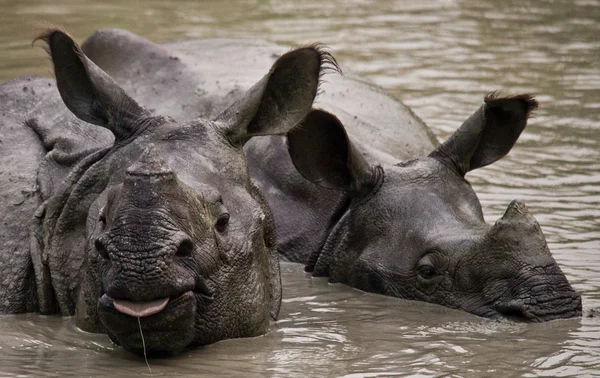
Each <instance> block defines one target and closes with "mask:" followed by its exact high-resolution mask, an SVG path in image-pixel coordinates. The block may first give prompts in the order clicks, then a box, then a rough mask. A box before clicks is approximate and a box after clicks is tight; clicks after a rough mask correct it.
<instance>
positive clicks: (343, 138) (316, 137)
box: [287, 109, 376, 193]
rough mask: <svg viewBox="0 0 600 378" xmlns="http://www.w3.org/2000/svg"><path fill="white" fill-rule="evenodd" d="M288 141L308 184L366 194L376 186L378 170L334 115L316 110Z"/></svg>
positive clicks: (297, 167)
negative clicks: (371, 164) (351, 139)
mask: <svg viewBox="0 0 600 378" xmlns="http://www.w3.org/2000/svg"><path fill="white" fill-rule="evenodd" d="M287 139H288V150H289V153H290V157H291V159H292V162H293V163H294V166H295V167H296V169H297V170H298V172H300V174H301V175H302V176H304V178H306V179H307V180H309V181H311V182H313V183H315V184H317V185H319V186H323V187H325V188H330V189H337V190H343V191H346V192H350V193H363V192H364V191H365V190H367V189H368V188H369V186H370V184H372V183H373V176H374V175H375V174H376V170H375V168H373V167H371V166H370V165H369V163H368V162H367V161H366V160H365V158H364V157H363V155H362V153H361V152H360V151H359V150H358V149H357V148H356V146H355V145H354V144H353V143H352V142H351V141H350V138H348V134H347V133H346V130H345V129H344V126H343V125H342V122H341V121H340V120H339V119H338V118H337V117H336V116H334V115H333V114H331V113H328V112H326V111H325V110H321V109H313V110H312V111H311V112H310V113H309V114H308V116H307V117H306V118H305V119H304V120H303V121H302V122H301V123H300V124H299V125H298V127H296V128H294V129H293V130H292V131H290V132H289V133H288V135H287Z"/></svg>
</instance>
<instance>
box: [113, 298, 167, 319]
mask: <svg viewBox="0 0 600 378" xmlns="http://www.w3.org/2000/svg"><path fill="white" fill-rule="evenodd" d="M167 303H169V298H168V297H167V298H161V299H156V300H154V301H149V302H132V301H126V300H123V299H113V306H114V307H115V309H116V310H117V311H119V312H122V313H123V314H127V315H130V316H135V317H138V318H142V317H144V316H150V315H152V314H156V313H157V312H160V311H162V310H163V309H164V308H165V306H166V305H167Z"/></svg>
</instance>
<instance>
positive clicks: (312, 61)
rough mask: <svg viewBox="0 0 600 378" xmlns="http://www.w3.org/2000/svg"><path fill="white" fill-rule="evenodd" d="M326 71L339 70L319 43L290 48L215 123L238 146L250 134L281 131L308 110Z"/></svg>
mask: <svg viewBox="0 0 600 378" xmlns="http://www.w3.org/2000/svg"><path fill="white" fill-rule="evenodd" d="M327 70H332V71H335V72H339V73H341V71H340V69H339V67H338V65H337V62H336V61H335V58H334V57H333V56H332V55H331V54H330V53H329V52H327V51H326V50H325V48H324V47H323V46H322V45H319V44H314V45H310V46H307V47H302V48H299V49H296V50H293V51H290V52H288V53H286V54H284V55H282V56H281V57H280V58H279V59H277V61H275V63H274V64H273V66H272V67H271V69H270V71H269V73H268V74H267V75H265V76H264V77H263V78H262V79H261V80H260V81H259V82H258V83H256V84H255V85H254V86H253V87H252V88H250V89H249V90H248V92H246V93H245V95H244V96H243V97H242V98H241V99H240V100H238V101H236V102H235V103H233V104H232V105H231V106H230V107H229V108H227V109H226V110H225V111H224V112H222V113H221V114H219V115H218V116H217V117H216V118H215V122H216V123H217V124H218V125H220V127H221V128H222V130H223V132H224V134H225V135H226V136H227V137H228V139H229V140H231V141H232V142H233V143H235V144H240V145H243V144H244V143H246V141H248V140H249V139H250V138H251V137H253V136H258V135H273V134H285V133H287V132H288V131H289V130H290V129H292V128H293V127H294V126H295V125H296V124H298V122H300V121H301V120H302V119H304V117H305V116H306V115H307V114H308V113H309V112H310V110H311V108H312V103H313V101H314V99H315V97H316V96H317V93H318V89H319V80H320V77H321V76H322V75H323V74H324V73H325V72H326V71H327Z"/></svg>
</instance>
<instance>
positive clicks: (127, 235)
mask: <svg viewBox="0 0 600 378" xmlns="http://www.w3.org/2000/svg"><path fill="white" fill-rule="evenodd" d="M40 39H42V40H43V41H44V42H45V43H46V44H47V45H48V52H49V54H50V57H51V59H52V62H53V63H54V71H55V75H56V84H55V83H54V81H53V80H50V79H45V78H25V79H16V80H13V81H9V82H7V83H4V84H2V85H1V86H0V97H1V98H2V99H3V101H2V103H1V105H0V106H1V108H0V114H1V116H2V118H1V124H0V127H1V129H2V134H3V135H7V136H8V138H10V139H9V140H7V142H11V143H10V144H8V145H6V149H4V150H3V153H2V159H3V161H2V163H4V164H5V165H4V166H5V167H6V171H5V172H3V175H2V177H0V185H1V188H2V198H1V201H2V202H0V206H2V209H3V211H2V214H3V221H4V222H3V223H2V225H1V226H0V227H2V229H0V234H2V237H3V238H4V239H3V241H4V243H3V244H2V245H0V259H1V260H0V266H1V267H2V269H3V271H2V273H3V276H2V282H0V314H9V313H22V312H32V311H37V312H40V313H42V314H52V313H56V312H59V313H61V314H62V315H75V316H76V321H77V325H78V326H79V327H81V328H83V329H84V330H87V331H93V332H104V333H107V334H108V335H109V337H110V338H111V339H112V340H113V341H115V342H116V343H118V344H120V345H122V346H123V347H125V348H126V349H128V350H132V351H134V352H141V350H142V347H145V348H146V349H147V350H148V351H151V352H173V351H177V350H181V349H182V348H184V347H186V346H189V345H203V344H208V343H212V342H215V341H218V340H222V339H226V338H233V337H248V336H256V335H260V334H263V333H265V332H266V330H267V329H268V325H269V321H270V319H275V318H277V315H278V312H279V306H280V303H281V284H280V275H279V262H278V256H277V252H276V249H275V240H274V225H273V219H272V215H271V212H270V209H269V207H268V206H267V204H266V202H265V200H264V198H263V196H262V195H261V194H260V192H259V191H258V190H257V188H256V187H255V186H254V185H253V184H252V183H251V181H250V178H249V176H248V170H247V166H246V161H245V158H244V155H243V150H242V149H243V145H244V144H245V143H246V142H247V141H248V140H249V139H250V138H252V137H253V136H255V135H264V134H271V133H275V134H283V133H285V132H287V131H288V130H289V129H291V128H292V127H293V126H295V125H296V124H297V123H298V122H299V121H301V120H302V118H303V117H304V116H305V115H306V114H307V113H308V112H309V111H310V109H311V105H312V102H313V99H314V97H315V95H316V93H317V91H318V84H319V77H320V76H321V74H322V71H323V70H324V69H325V67H326V66H328V65H329V66H332V67H335V62H334V61H333V60H332V58H331V56H329V55H328V54H327V53H325V52H323V51H322V49H320V47H319V46H307V47H304V48H300V49H297V50H294V51H290V52H289V53H288V54H285V55H283V56H281V57H280V58H279V59H278V60H277V61H276V62H275V63H274V64H273V65H272V67H271V69H270V70H267V71H263V73H264V72H267V74H266V75H265V76H263V77H262V78H261V77H260V76H259V77H256V78H255V79H256V80H255V82H256V81H258V82H257V83H256V84H254V85H253V86H251V87H250V86H246V87H245V88H244V89H243V90H240V91H239V95H237V96H235V98H233V97H227V96H226V94H222V93H214V94H213V96H214V97H215V98H217V99H218V98H220V96H221V98H220V101H222V103H223V104H226V105H227V106H222V107H220V108H219V111H218V112H213V113H211V114H207V117H205V118H196V119H194V120H190V121H188V122H177V121H175V120H174V119H173V118H171V117H168V116H164V115H155V114H151V112H150V111H149V110H148V109H146V108H144V107H142V106H140V105H139V104H138V102H136V101H135V100H134V99H133V98H132V97H130V96H129V95H128V94H127V92H126V91H124V90H123V89H122V88H121V86H119V85H118V84H117V83H116V82H115V81H114V80H113V78H111V77H110V76H109V75H107V74H106V73H105V72H104V71H103V70H101V69H100V68H99V67H98V66H97V65H95V64H94V63H93V62H92V61H91V60H89V58H88V57H87V56H86V55H85V54H84V53H83V52H82V51H81V49H80V47H79V46H78V45H77V44H76V43H75V42H74V41H73V39H72V38H71V37H69V36H68V35H67V34H66V33H64V32H63V31H61V30H49V31H48V32H47V33H45V34H44V35H43V36H41V37H40ZM128 58H130V59H131V58H132V57H131V56H129V57H128ZM142 63H144V62H142ZM292 73H293V74H292ZM153 80H156V79H155V78H153ZM282 93H285V96H284V98H282V96H281V94H282ZM154 96H155V97H158V98H162V97H163V96H164V97H165V98H169V93H168V92H165V93H163V94H160V93H155V94H154ZM138 325H139V326H140V328H138ZM142 329H143V334H144V339H145V340H142V339H141V335H140V331H141V330H142Z"/></svg>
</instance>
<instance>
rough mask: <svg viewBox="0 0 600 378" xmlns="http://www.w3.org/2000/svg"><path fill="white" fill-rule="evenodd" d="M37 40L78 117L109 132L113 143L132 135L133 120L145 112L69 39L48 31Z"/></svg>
mask: <svg viewBox="0 0 600 378" xmlns="http://www.w3.org/2000/svg"><path fill="white" fill-rule="evenodd" d="M38 39H40V40H43V41H44V42H46V44H47V45H48V48H47V51H48V54H50V57H51V59H52V63H53V64H54V74H55V76H56V85H57V87H58V91H59V92H60V96H61V97H62V99H63V102H64V103H65V105H66V106H67V108H68V109H69V110H70V111H71V112H72V113H73V114H74V115H75V116H76V117H77V118H79V119H81V120H83V121H85V122H89V123H92V124H95V125H99V126H102V127H105V128H107V129H109V130H110V131H111V132H112V133H113V134H114V135H115V139H116V140H123V139H126V138H127V137H129V136H130V135H132V134H134V133H135V131H136V126H137V125H138V124H137V122H136V120H138V119H139V118H141V117H143V116H145V115H147V112H146V111H145V110H144V109H142V107H140V106H139V105H138V104H137V103H136V102H135V101H134V100H133V99H132V98H131V97H129V96H128V95H127V94H126V93H125V91H124V90H123V89H121V87H119V86H118V85H117V83H115V81H114V80H113V79H112V78H111V77H110V76H108V75H107V74H106V73H105V72H104V71H102V70H101V69H100V68H99V67H98V66H96V65H95V64H94V63H93V62H92V61H90V60H89V59H88V58H87V57H86V56H85V55H84V54H83V52H82V51H81V48H80V47H79V45H78V44H77V43H76V42H75V41H74V40H73V38H71V36H69V35H68V34H67V33H66V32H64V31H62V30H59V29H49V30H47V31H45V32H44V33H43V34H42V35H40V36H39V37H38V38H36V40H38Z"/></svg>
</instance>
